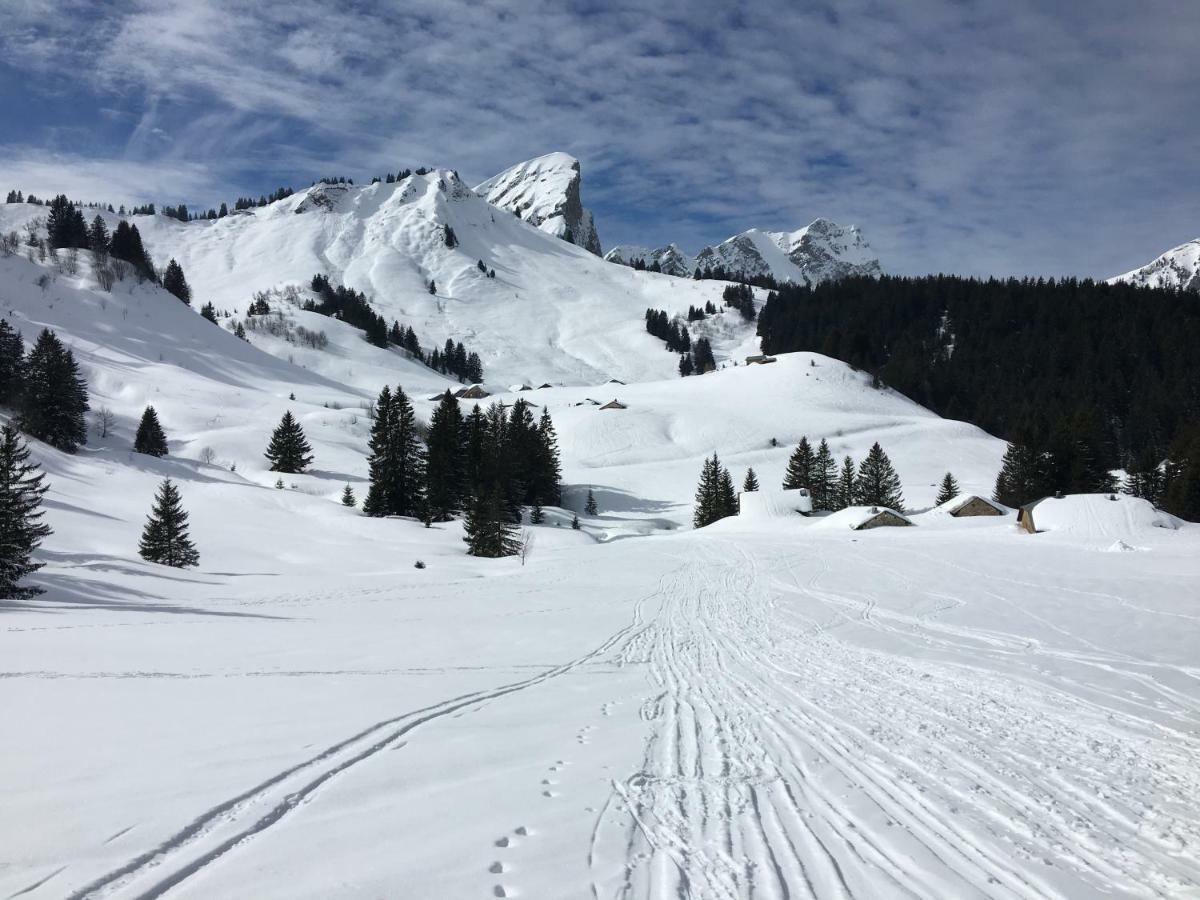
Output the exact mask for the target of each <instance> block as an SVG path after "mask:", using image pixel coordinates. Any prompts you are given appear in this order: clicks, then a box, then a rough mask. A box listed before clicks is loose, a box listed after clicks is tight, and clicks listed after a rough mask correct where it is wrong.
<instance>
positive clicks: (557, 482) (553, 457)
mask: <svg viewBox="0 0 1200 900" xmlns="http://www.w3.org/2000/svg"><path fill="white" fill-rule="evenodd" d="M536 452H537V461H536V465H535V467H534V472H535V483H534V493H535V496H536V500H537V502H538V503H539V504H545V505H547V506H558V504H559V503H560V502H561V501H562V488H561V483H562V465H561V463H560V462H559V458H558V434H557V432H556V431H555V430H554V422H553V421H552V420H551V418H550V411H549V410H548V409H546V407H544V406H543V407H542V417H541V419H539V420H538V442H537V451H536Z"/></svg>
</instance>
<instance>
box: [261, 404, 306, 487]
mask: <svg viewBox="0 0 1200 900" xmlns="http://www.w3.org/2000/svg"><path fill="white" fill-rule="evenodd" d="M264 455H265V456H266V457H267V459H268V460H269V461H270V463H271V471H272V472H285V473H287V474H290V475H295V474H296V473H298V472H303V471H304V470H305V469H307V468H308V467H309V465H310V464H311V463H312V461H313V457H312V447H311V446H310V445H309V443H308V440H307V439H306V438H305V437H304V429H303V428H301V427H300V423H299V422H297V421H296V420H295V419H294V418H292V411H291V410H290V409H289V410H288V411H287V412H285V413H284V414H283V418H282V419H281V420H280V421H279V425H277V426H276V428H275V431H274V432H273V433H272V434H271V442H270V444H268V445H267V452H266V453H265V454H264Z"/></svg>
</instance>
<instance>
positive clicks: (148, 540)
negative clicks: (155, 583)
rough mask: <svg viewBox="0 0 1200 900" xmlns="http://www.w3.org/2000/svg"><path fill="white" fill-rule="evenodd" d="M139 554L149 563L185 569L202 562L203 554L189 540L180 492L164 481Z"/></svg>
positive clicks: (151, 512)
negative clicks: (201, 556) (201, 555)
mask: <svg viewBox="0 0 1200 900" xmlns="http://www.w3.org/2000/svg"><path fill="white" fill-rule="evenodd" d="M138 554H139V555H140V556H141V557H142V559H144V560H146V561H147V562H152V563H158V564H160V565H163V566H172V567H174V568H176V569H184V568H187V567H188V566H194V565H197V564H199V562H200V554H199V553H197V552H196V547H195V545H194V544H193V543H192V542H191V540H190V539H189V538H188V514H187V513H186V512H184V509H183V504H182V502H181V500H180V497H179V489H178V488H176V487H175V485H174V484H172V483H171V479H170V478H164V479H163V482H162V484H161V485H159V488H158V493H157V494H156V495H155V497H154V506H153V508H152V509H151V511H150V515H149V516H148V517H147V518H146V527H145V528H143V529H142V539H141V541H140V542H139V544H138Z"/></svg>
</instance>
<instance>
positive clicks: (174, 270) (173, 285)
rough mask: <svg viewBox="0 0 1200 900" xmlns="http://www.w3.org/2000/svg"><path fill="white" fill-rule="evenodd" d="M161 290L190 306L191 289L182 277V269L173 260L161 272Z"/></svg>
mask: <svg viewBox="0 0 1200 900" xmlns="http://www.w3.org/2000/svg"><path fill="white" fill-rule="evenodd" d="M163 288H164V289H166V290H167V291H170V292H171V293H172V294H174V295H175V296H176V297H178V298H179V299H180V300H182V301H183V302H184V303H186V304H187V305H188V306H191V305H192V289H191V288H190V287H188V283H187V279H186V278H184V277H183V267H182V266H180V265H179V263H177V262H175V260H174V259H172V260H171V261H170V262H169V263H167V269H166V271H165V272H163Z"/></svg>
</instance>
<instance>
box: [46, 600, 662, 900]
mask: <svg viewBox="0 0 1200 900" xmlns="http://www.w3.org/2000/svg"><path fill="white" fill-rule="evenodd" d="M641 610H642V602H639V603H637V604H636V605H635V607H634V614H633V621H632V622H631V623H630V624H629V625H627V626H625V627H624V628H622V629H620V630H619V631H617V632H616V633H615V634H613V635H611V636H610V637H609V638H608V639H607V640H606V641H604V643H602V644H601V645H600V646H598V647H597V648H595V649H594V650H591V651H590V652H588V653H585V654H584V655H582V656H579V657H577V658H575V659H573V660H570V661H569V662H565V663H561V664H559V665H557V666H554V667H552V668H550V669H547V670H545V671H542V672H540V673H539V674H537V675H534V676H532V677H530V678H527V679H524V680H521V681H516V682H511V683H508V684H503V685H499V686H497V687H494V688H490V689H485V690H481V691H474V692H471V693H469V694H464V695H462V696H459V697H454V698H452V699H449V700H445V701H442V702H441V703H437V704H433V705H431V706H427V707H424V708H422V709H418V710H413V711H410V712H406V713H402V714H401V715H398V716H395V717H393V718H390V719H385V720H383V721H380V722H376V723H375V724H374V725H371V726H370V727H369V728H367V729H364V730H363V731H360V732H358V733H357V734H355V735H353V736H351V737H349V738H346V739H345V740H343V741H341V742H339V743H337V744H334V745H332V746H330V747H328V748H326V749H325V750H323V751H322V752H320V753H319V754H317V755H316V756H313V757H311V758H310V759H307V760H305V761H304V762H301V763H299V764H297V765H295V766H292V767H291V768H288V769H285V770H283V771H282V772H279V773H278V774H276V775H274V776H272V777H271V778H268V779H267V780H266V781H263V782H261V783H260V784H258V785H256V786H255V787H253V788H251V789H250V790H248V791H246V792H244V793H242V794H239V795H238V796H236V797H233V798H231V799H229V800H227V801H225V802H224V803H221V804H219V805H217V806H215V807H213V808H212V809H209V810H208V811H206V812H204V813H203V814H201V815H200V816H198V817H197V818H196V819H194V820H193V821H192V822H190V823H189V824H188V825H186V826H185V827H184V828H182V829H180V830H179V831H178V832H176V833H175V834H174V835H172V836H171V837H170V838H168V839H167V840H165V841H163V842H162V843H161V844H159V845H158V846H157V847H155V848H153V849H152V850H150V851H148V852H146V853H142V854H140V855H139V856H137V857H135V858H134V859H132V860H130V861H129V862H127V863H126V864H125V865H123V866H120V867H119V868H117V869H115V870H113V871H111V872H109V873H108V874H106V875H104V876H102V877H101V878H98V879H96V880H94V881H93V882H91V883H90V884H88V885H86V886H85V887H83V888H81V889H80V890H78V891H76V892H74V893H73V894H71V895H70V897H71V900H91V898H100V897H115V896H121V897H134V898H138V900H150V898H154V897H160V896H162V895H163V894H165V893H167V892H169V891H170V890H171V889H172V888H174V887H176V886H178V885H179V884H181V883H182V882H183V881H185V880H186V879H188V878H190V877H191V876H193V875H195V874H196V873H197V872H200V871H201V870H202V869H204V868H205V867H207V866H209V865H211V864H213V863H214V862H217V861H218V860H220V859H221V858H222V857H224V856H225V855H226V854H227V853H229V852H231V851H233V850H235V849H237V848H240V847H244V846H245V845H246V844H247V843H248V842H250V841H252V840H253V839H254V838H256V837H258V836H259V835H261V834H263V833H264V832H265V831H267V830H268V829H269V828H271V826H273V825H275V824H276V823H277V822H279V821H280V820H281V819H283V818H284V817H285V816H286V815H288V814H289V813H291V812H292V811H294V810H295V809H297V808H298V807H300V806H301V805H302V804H304V803H307V802H309V801H310V800H311V799H312V797H313V795H314V794H315V793H316V792H317V791H318V790H319V789H321V788H322V787H323V786H325V785H326V783H327V782H329V781H331V780H332V779H334V778H335V777H336V776H338V775H341V774H342V773H344V772H346V771H347V770H349V769H350V768H352V767H353V766H356V765H358V764H359V763H362V762H366V761H368V760H370V759H371V758H372V757H374V756H375V755H376V754H378V753H380V752H382V751H384V750H388V749H391V748H394V747H396V746H397V744H398V743H399V742H400V741H401V739H402V738H404V737H405V736H406V735H408V734H410V733H411V732H413V731H414V730H416V729H417V728H419V727H421V726H422V725H425V724H427V723H429V722H434V721H436V720H438V719H441V718H443V717H445V716H450V715H453V714H455V713H459V711H460V710H463V709H465V708H467V707H477V706H478V705H480V704H481V703H486V702H488V701H491V700H496V699H499V698H501V697H505V696H507V695H510V694H515V693H518V692H520V691H524V690H527V689H529V688H532V687H535V686H537V685H540V684H544V683H546V682H548V681H551V680H552V679H554V678H557V677H559V676H561V675H565V674H567V673H568V672H571V671H573V670H575V669H577V668H579V667H580V666H583V665H585V664H587V663H589V662H592V661H595V660H597V659H601V658H603V657H604V656H605V655H606V654H607V653H608V652H609V651H610V650H612V649H613V648H614V647H616V646H618V645H620V644H621V643H622V642H623V640H625V639H626V638H627V637H628V636H629V635H630V634H631V633H634V632H636V631H637V630H638V629H639V628H640V627H641V620H642V611H641ZM56 874H57V873H56ZM37 886H38V885H34V886H33V887H31V888H30V890H32V889H33V888H36V887H37ZM496 896H505V894H503V893H497V895H496Z"/></svg>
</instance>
